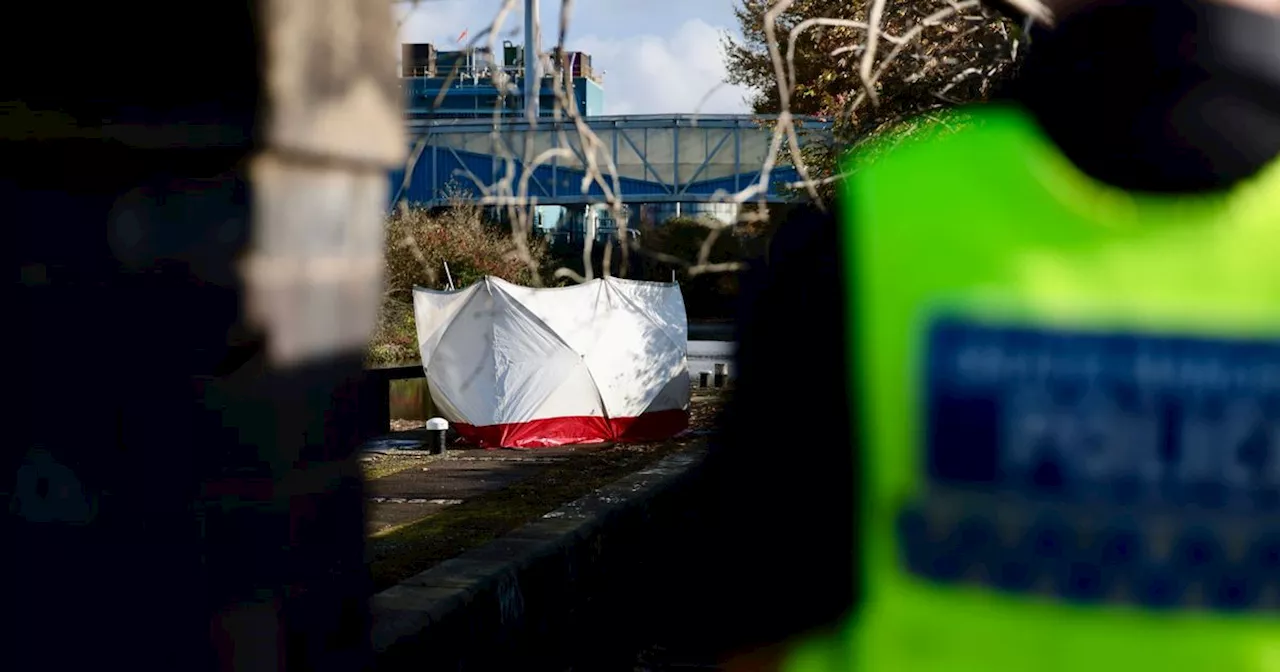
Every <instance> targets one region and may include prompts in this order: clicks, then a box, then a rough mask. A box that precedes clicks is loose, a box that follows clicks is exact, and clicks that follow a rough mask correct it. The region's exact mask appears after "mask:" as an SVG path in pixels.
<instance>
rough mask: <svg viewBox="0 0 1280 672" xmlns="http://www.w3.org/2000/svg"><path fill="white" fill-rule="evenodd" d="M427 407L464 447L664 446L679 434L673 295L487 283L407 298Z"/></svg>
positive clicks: (679, 326) (629, 284)
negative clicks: (432, 408) (447, 423)
mask: <svg viewBox="0 0 1280 672" xmlns="http://www.w3.org/2000/svg"><path fill="white" fill-rule="evenodd" d="M413 306H414V317H415V320H416V323H417V329H418V348H419V351H420V353H421V355H422V363H423V366H424V368H425V370H426V377H427V384H428V388H429V390H430V393H431V398H432V400H433V401H434V402H435V404H436V407H437V408H438V409H439V411H440V414H441V415H442V416H443V417H444V418H445V419H447V420H449V421H450V422H452V423H453V425H454V427H456V428H457V430H458V432H459V433H460V434H461V435H462V436H463V438H464V439H467V440H470V441H472V442H474V443H478V444H480V445H482V446H486V447H508V448H534V447H550V446H562V445H571V444H581V443H601V442H607V441H618V442H633V441H651V440H658V439H663V438H668V437H670V436H673V435H675V434H678V433H679V432H681V431H683V430H684V429H686V428H687V427H688V424H689V397H690V383H689V369H688V359H687V350H688V337H689V324H688V317H687V316H686V314H685V307H684V297H683V296H682V295H681V294H680V287H679V285H676V284H666V283H655V282H641V281H636V280H624V279H621V278H612V277H609V278H602V279H597V280H591V281H589V282H585V283H581V284H578V285H573V286H570V287H557V288H538V289H535V288H530V287H522V286H520V285H515V284H512V283H509V282H506V281H505V280H502V279H500V278H495V277H486V278H485V279H484V280H483V281H481V282H477V283H475V284H473V285H471V286H470V287H466V288H464V289H461V290H455V291H435V290H430V289H424V288H421V287H417V288H414V291H413Z"/></svg>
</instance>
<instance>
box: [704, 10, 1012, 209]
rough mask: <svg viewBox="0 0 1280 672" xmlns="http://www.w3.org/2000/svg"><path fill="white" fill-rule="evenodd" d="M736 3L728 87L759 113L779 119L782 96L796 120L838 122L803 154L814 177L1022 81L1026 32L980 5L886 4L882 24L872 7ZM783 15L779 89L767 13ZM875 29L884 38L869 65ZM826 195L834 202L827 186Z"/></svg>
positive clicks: (777, 30) (777, 36) (778, 37)
mask: <svg viewBox="0 0 1280 672" xmlns="http://www.w3.org/2000/svg"><path fill="white" fill-rule="evenodd" d="M738 2H739V4H738V5H737V7H736V8H735V15H736V17H737V20H738V24H739V27H740V29H741V32H742V37H741V39H733V38H732V37H729V36H726V38H725V44H724V47H725V54H726V63H727V66H728V71H729V81H730V82H731V83H734V84H742V85H745V86H748V87H750V88H751V89H752V90H753V91H754V92H755V95H754V97H753V99H752V101H751V102H752V107H753V108H754V110H755V111H756V112H757V113H761V114H778V113H780V112H782V107H783V99H782V97H783V91H786V92H787V93H788V94H789V95H788V98H789V101H788V103H789V104H788V105H787V107H788V109H789V111H790V112H791V113H793V114H806V115H819V116H825V117H830V118H832V119H833V123H834V133H833V138H832V140H833V141H832V142H829V143H822V142H810V143H809V145H808V148H807V149H806V150H805V156H804V159H805V161H806V165H808V166H809V167H810V170H811V177H817V178H821V177H827V176H831V175H834V174H835V168H836V161H837V159H838V155H839V152H841V151H843V150H845V149H847V148H850V147H852V146H855V145H857V144H859V143H862V142H865V141H867V140H869V139H872V138H877V137H890V138H893V137H899V138H901V137H906V136H909V135H911V134H912V133H914V132H916V131H917V130H918V129H919V128H921V127H922V126H923V124H922V123H921V122H922V121H925V120H930V119H934V118H938V117H939V116H940V115H939V113H942V112H945V111H946V110H948V109H950V108H954V107H956V106H958V105H962V104H965V103H970V102H975V101H982V100H986V99H987V98H988V97H989V96H990V95H991V94H992V93H993V92H994V91H996V90H997V88H998V87H999V86H1000V85H1001V84H1002V83H1003V82H1005V81H1007V80H1008V79H1009V78H1011V77H1012V76H1013V75H1014V74H1016V70H1017V65H1018V63H1019V61H1020V59H1021V55H1022V54H1023V53H1025V51H1026V49H1025V39H1024V37H1023V33H1022V30H1021V26H1020V24H1019V23H1017V22H1016V21H1014V20H1013V19H1011V18H1010V14H1009V13H1006V12H1003V11H996V10H993V9H992V8H991V7H990V6H988V5H987V4H985V3H982V2H978V1H977V0H886V1H885V2H884V3H883V7H882V11H881V12H880V15H879V17H878V20H876V17H873V16H872V14H873V11H872V10H873V6H874V5H875V4H876V3H875V2H874V0H794V2H787V0H738ZM1017 4H1018V5H1023V6H1025V5H1027V4H1028V3H1027V2H1026V0H1018V2H1017ZM779 7H781V11H779V12H777V13H776V19H775V21H774V44H775V45H776V47H777V49H776V54H777V57H778V59H777V60H779V61H781V62H782V70H783V71H784V73H785V77H784V78H783V81H782V82H781V83H780V82H779V78H778V77H777V70H778V66H777V63H776V62H775V57H774V55H773V54H771V50H770V39H769V35H768V32H767V30H766V25H765V23H766V22H765V17H766V13H768V12H769V11H770V10H772V9H775V8H779ZM873 23H874V24H875V25H877V26H878V28H879V29H878V31H877V34H878V38H877V39H876V40H875V48H874V50H873V51H872V54H871V57H870V60H869V61H864V59H865V58H867V53H868V50H869V48H870V42H871V41H870V40H869V33H870V32H871V30H870V27H871V24H873ZM796 29H800V30H799V32H798V33H795V34H794V39H793V31H795V30H796ZM866 66H869V67H866ZM780 87H784V88H781V89H780ZM955 121H956V122H958V123H960V124H962V123H963V122H964V119H963V118H962V117H956V118H955ZM780 158H782V157H780ZM820 193H821V195H822V196H823V197H824V198H826V197H829V195H830V193H831V187H830V185H829V184H827V185H824V187H823V188H822V189H820Z"/></svg>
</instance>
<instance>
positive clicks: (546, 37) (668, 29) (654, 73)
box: [397, 0, 749, 114]
mask: <svg viewBox="0 0 1280 672" xmlns="http://www.w3.org/2000/svg"><path fill="white" fill-rule="evenodd" d="M733 3H734V0H576V1H575V2H574V3H573V5H574V6H573V8H572V9H571V14H570V23H569V31H568V35H567V37H566V40H565V42H566V45H565V48H566V49H567V50H569V51H583V52H586V53H588V54H590V55H591V65H592V68H593V69H594V70H595V71H597V72H601V71H603V73H604V108H605V109H604V113H605V114H666V113H692V112H700V113H703V114H717V113H720V114H724V113H740V112H748V111H749V106H748V105H747V103H746V97H747V95H748V91H747V89H745V88H743V87H739V86H733V85H729V84H726V83H724V79H725V67H724V57H723V53H722V50H721V46H720V43H721V35H723V34H724V33H725V32H726V31H731V32H733V33H734V34H736V33H737V28H736V22H735V20H734V18H733ZM502 4H503V2H502V0H422V1H421V2H419V3H418V4H417V8H416V9H415V10H413V11H411V12H410V11H408V10H409V7H410V6H411V4H410V3H399V4H398V6H397V17H398V18H401V19H402V20H403V23H402V24H401V26H400V42H430V43H432V44H434V45H436V47H437V48H439V49H442V50H448V49H457V48H459V46H458V41H457V40H458V36H459V35H460V34H461V33H462V32H463V31H464V30H465V31H468V33H469V34H468V36H467V40H470V39H471V38H472V37H474V36H475V35H476V34H478V33H479V32H480V31H481V30H482V29H484V28H486V27H488V26H489V25H490V24H491V23H492V22H493V18H494V16H495V15H496V14H497V10H498V8H500V7H501V6H502ZM515 7H516V9H515V11H513V12H512V13H511V14H510V15H508V16H507V18H506V20H505V21H504V23H503V30H502V32H501V33H500V36H499V38H498V43H499V44H501V43H502V41H503V40H511V41H512V42H515V43H517V44H519V43H521V42H522V41H523V40H524V37H523V32H522V29H523V23H524V20H523V13H524V1H523V0H517V2H516V3H515ZM560 9H561V2H560V1H559V0H540V7H539V13H540V14H541V18H542V26H543V29H542V49H543V50H544V51H545V50H547V49H549V48H550V47H551V46H553V45H554V44H555V41H556V37H557V31H558V30H559V23H560ZM486 39H487V38H486Z"/></svg>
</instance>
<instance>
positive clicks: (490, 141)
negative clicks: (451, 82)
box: [391, 115, 830, 207]
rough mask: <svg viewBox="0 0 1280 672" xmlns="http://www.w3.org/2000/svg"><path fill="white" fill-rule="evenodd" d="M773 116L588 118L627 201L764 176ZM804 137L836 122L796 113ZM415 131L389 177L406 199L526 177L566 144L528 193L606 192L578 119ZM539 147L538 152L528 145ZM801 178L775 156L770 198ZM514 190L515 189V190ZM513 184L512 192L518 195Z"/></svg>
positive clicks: (564, 197)
mask: <svg viewBox="0 0 1280 672" xmlns="http://www.w3.org/2000/svg"><path fill="white" fill-rule="evenodd" d="M771 121H772V119H771V118H769V117H765V116H755V115H644V116H603V117H590V118H587V120H586V122H587V124H588V126H589V127H590V129H591V132H592V133H593V134H594V135H595V136H596V137H597V138H598V139H599V142H600V145H601V148H602V150H603V151H602V152H600V154H603V155H607V156H608V157H611V158H612V160H613V163H614V165H615V167H616V169H617V177H618V180H617V184H618V187H619V188H620V191H621V194H620V196H621V198H622V200H624V201H626V202H629V203H696V202H712V201H722V200H725V196H726V194H732V193H734V192H738V191H741V190H742V189H745V188H747V187H748V186H750V185H751V184H753V183H754V182H756V181H758V180H759V179H760V172H761V168H762V165H763V164H764V161H765V157H766V156H767V155H768V152H769V145H770V142H771V140H772V133H771V131H770V129H769V127H768V126H769V122H771ZM796 125H797V127H798V128H799V129H800V140H801V143H802V144H803V143H804V142H806V141H810V140H812V139H813V138H814V137H815V136H825V135H827V134H829V132H830V122H829V121H827V120H824V119H818V118H812V117H810V118H801V119H798V120H797V124H796ZM409 129H410V137H412V138H414V142H415V144H421V146H422V151H421V153H419V154H418V155H417V160H416V161H413V162H412V165H411V169H410V175H409V180H408V182H407V184H406V183H405V181H404V174H405V171H403V170H401V171H396V172H395V173H393V174H392V176H391V196H392V202H393V203H394V202H396V201H399V200H401V199H403V200H406V201H408V202H409V203H413V204H417V205H423V206H428V207H431V206H437V205H443V204H445V203H446V202H447V200H448V193H449V191H450V185H451V183H452V184H453V185H454V186H456V187H462V188H463V189H464V190H467V191H469V192H470V193H471V194H472V195H473V197H479V196H480V193H479V192H480V189H479V188H478V187H477V186H476V185H477V183H479V184H483V185H491V184H495V183H497V182H500V181H501V180H503V179H504V178H505V177H506V176H508V175H510V176H511V177H513V178H514V180H516V183H515V184H517V185H518V184H519V181H520V180H522V179H523V178H524V173H525V170H524V167H523V159H524V158H525V157H526V156H534V157H536V156H538V155H539V154H541V153H542V152H544V151H546V150H549V149H551V148H553V147H563V148H567V149H569V150H570V151H571V152H572V157H568V156H559V157H556V158H554V159H552V160H551V161H548V162H547V163H545V164H543V165H540V166H538V167H536V168H535V169H534V170H533V171H532V175H531V176H530V178H529V181H528V192H527V193H528V197H529V198H530V199H536V201H537V203H538V204H539V205H582V204H589V203H599V202H601V201H602V200H603V199H604V192H603V190H602V189H601V188H600V185H598V184H596V183H594V182H592V183H591V185H590V186H589V188H588V189H587V190H586V191H585V192H584V191H583V189H582V178H583V175H584V174H585V169H584V166H585V165H586V157H585V156H584V154H583V149H582V145H583V143H582V138H581V136H580V135H579V133H578V130H577V127H576V126H575V125H574V124H573V123H572V122H570V121H561V120H553V119H545V118H544V119H540V120H539V121H538V123H537V125H536V126H535V127H532V128H531V127H530V125H529V123H528V122H527V121H524V120H521V121H511V120H503V122H502V123H501V125H495V124H494V122H493V120H492V119H490V120H478V119H442V120H433V121H417V122H410V125H409ZM530 150H531V151H530ZM597 161H598V165H600V166H601V168H602V173H604V177H605V182H606V183H607V184H609V185H610V188H611V189H612V188H613V184H614V182H613V178H612V176H610V175H609V174H608V170H607V168H605V166H607V160H606V159H605V156H600V155H598V158H597ZM798 179H799V178H798V176H797V174H796V170H795V169H794V168H792V167H790V166H786V165H777V166H775V167H774V169H773V170H772V171H771V173H770V175H769V189H768V191H767V193H765V194H764V198H765V200H767V201H770V202H780V201H783V200H785V199H786V195H785V193H784V191H783V190H782V189H781V188H780V187H782V186H783V185H786V184H788V183H794V182H795V181H797V180H798ZM513 191H515V189H513ZM510 193H511V192H508V195H510Z"/></svg>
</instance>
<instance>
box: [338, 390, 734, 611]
mask: <svg viewBox="0 0 1280 672" xmlns="http://www.w3.org/2000/svg"><path fill="white" fill-rule="evenodd" d="M724 394H725V392H724V391H722V390H715V389H708V390H701V389H700V390H697V391H696V392H695V394H694V397H693V400H692V404H691V406H690V431H689V432H686V433H685V434H683V435H681V436H679V437H676V438H674V439H671V440H668V441H663V442H656V443H648V444H628V445H608V444H600V445H588V446H574V447H564V448H538V449H532V450H483V449H477V448H470V447H464V446H458V445H454V446H450V448H449V450H447V451H446V452H445V454H444V455H430V454H428V453H427V452H426V451H424V450H422V447H423V445H424V443H425V439H426V436H425V432H424V431H422V430H420V429H411V430H407V431H399V432H394V433H392V434H390V435H388V436H386V437H383V438H382V439H379V440H375V441H371V442H369V443H368V444H366V446H365V448H364V451H363V455H362V460H363V461H364V470H365V473H366V477H367V485H366V497H367V498H368V499H367V506H368V508H367V511H368V513H367V521H368V523H367V525H368V527H367V530H368V534H369V552H370V562H371V570H372V573H373V578H374V584H375V587H376V588H378V589H381V587H385V586H390V585H394V584H396V583H398V582H399V581H402V580H404V579H406V578H408V577H409V576H412V575H413V574H416V573H418V572H421V571H423V570H425V569H427V568H429V567H432V566H434V565H435V564H437V563H440V562H443V561H445V560H448V559H449V558H452V557H454V556H456V555H458V554H459V553H462V552H465V551H466V550H468V549H470V548H474V547H476V546H477V545H482V544H485V543H488V542H490V541H492V540H493V539H496V538H497V537H500V536H502V535H504V534H507V533H508V532H510V531H511V530H514V529H516V528H517V527H519V526H521V525H524V524H526V523H527V522H529V521H530V520H534V519H536V518H538V517H539V516H542V515H543V514H546V513H547V512H549V511H552V510H554V509H556V508H557V507H560V506H562V505H565V504H567V503H569V502H571V501H574V500H576V499H578V498H580V497H583V496H584V495H587V494H589V493H590V492H592V491H594V490H595V489H597V488H600V487H603V486H605V485H608V484H609V483H612V482H614V481H616V480H617V479H619V478H622V477H624V476H626V475H628V474H631V473H634V472H636V471H639V470H642V469H645V468H647V467H649V466H650V465H652V464H654V463H655V462H657V461H658V460H661V459H662V458H664V457H667V456H669V455H672V454H674V453H677V452H681V451H685V450H689V449H697V448H698V447H700V446H704V445H705V440H706V436H705V435H706V433H707V432H708V431H709V429H710V428H711V426H712V425H713V424H714V422H715V415H716V413H717V412H718V409H719V408H720V407H721V404H722V402H723V400H724ZM400 426H401V427H403V423H401V425H400Z"/></svg>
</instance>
